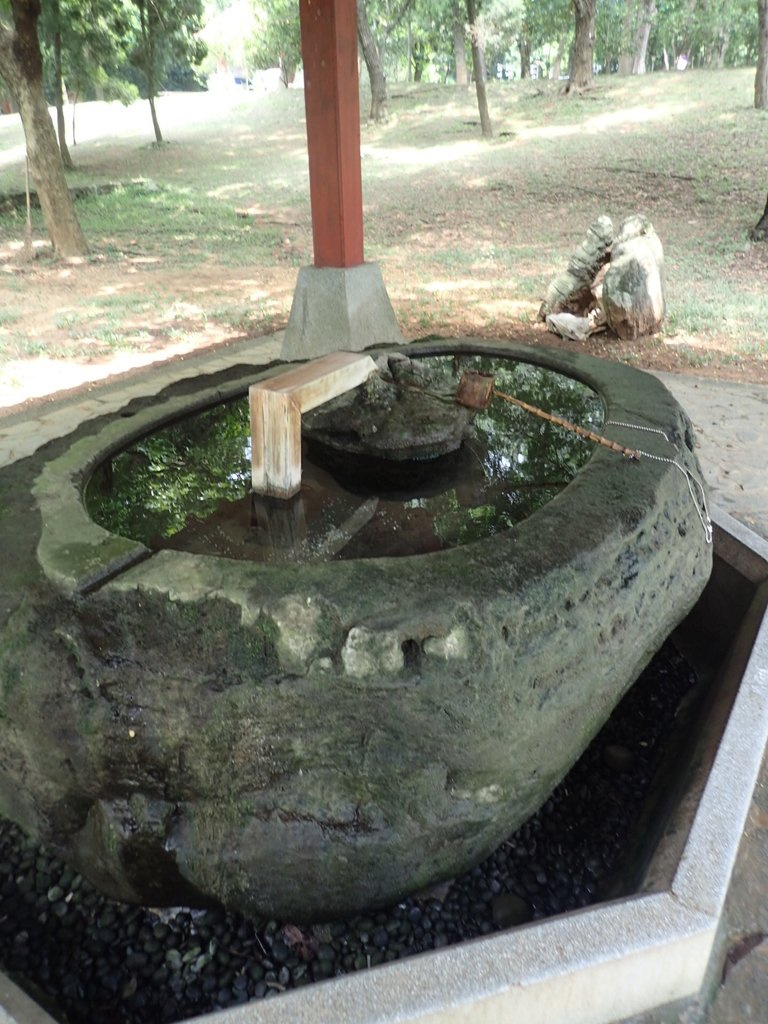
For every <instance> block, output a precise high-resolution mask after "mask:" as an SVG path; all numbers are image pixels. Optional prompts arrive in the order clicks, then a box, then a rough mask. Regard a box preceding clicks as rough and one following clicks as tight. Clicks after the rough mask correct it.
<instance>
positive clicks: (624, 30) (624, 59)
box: [618, 0, 638, 75]
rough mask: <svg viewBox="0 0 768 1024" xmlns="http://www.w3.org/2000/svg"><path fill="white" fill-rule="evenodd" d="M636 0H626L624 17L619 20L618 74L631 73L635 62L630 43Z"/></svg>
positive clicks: (635, 14)
mask: <svg viewBox="0 0 768 1024" xmlns="http://www.w3.org/2000/svg"><path fill="white" fill-rule="evenodd" d="M637 4H638V0H626V6H625V8H624V17H623V18H622V21H621V52H620V53H619V66H618V73H619V74H620V75H631V74H632V69H633V67H634V63H635V54H634V52H630V45H631V40H632V37H633V35H634V34H635V33H634V31H633V29H634V25H635V19H636V17H637Z"/></svg>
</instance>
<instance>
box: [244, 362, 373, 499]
mask: <svg viewBox="0 0 768 1024" xmlns="http://www.w3.org/2000/svg"><path fill="white" fill-rule="evenodd" d="M375 371H376V364H375V363H374V361H373V360H372V359H371V357H370V356H366V355H361V354H360V353H357V352H332V353H331V354H330V355H327V356H322V357H321V358H320V359H313V360H311V361H310V362H308V363H302V364H301V366H297V367H294V368H293V369H290V370H286V372H285V373H281V374H279V375H278V376H277V377H272V378H270V380H265V381H259V383H258V384H253V385H252V386H251V388H250V390H249V399H250V407H251V442H252V447H251V487H252V489H253V491H254V493H256V494H264V495H268V496H269V497H273V498H291V497H293V495H294V494H297V493H298V491H299V490H300V488H301V414H302V413H303V412H308V411H309V410H310V409H314V408H316V407H317V406H318V405H322V404H323V402H328V401H330V399H332V398H337V397H338V396H339V395H343V394H344V392H345V391H349V390H350V389H351V388H356V387H358V385H360V384H362V383H363V382H364V381H366V380H367V379H368V378H369V377H370V375H371V374H372V373H374V372H375Z"/></svg>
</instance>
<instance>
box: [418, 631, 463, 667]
mask: <svg viewBox="0 0 768 1024" xmlns="http://www.w3.org/2000/svg"><path fill="white" fill-rule="evenodd" d="M424 653H425V654H426V655H427V656H428V657H430V658H443V660H445V661H453V660H458V659H462V658H464V659H466V658H468V657H469V639H468V637H467V631H466V629H465V628H464V627H463V626H456V627H455V628H454V629H452V630H451V631H450V633H448V635H447V636H429V637H427V639H426V640H425V641H424Z"/></svg>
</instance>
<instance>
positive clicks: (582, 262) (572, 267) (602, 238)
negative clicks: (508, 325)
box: [539, 214, 613, 320]
mask: <svg viewBox="0 0 768 1024" xmlns="http://www.w3.org/2000/svg"><path fill="white" fill-rule="evenodd" d="M612 245H613V223H612V222H611V218H610V217H606V216H605V214H602V215H601V216H600V217H598V218H597V220H596V221H595V222H594V224H590V226H589V228H588V229H587V234H586V237H585V239H584V241H583V242H582V243H581V245H580V246H579V248H578V249H577V250H576V252H574V254H573V255H572V256H571V258H570V260H569V261H568V267H567V269H566V270H565V271H564V272H563V273H562V274H558V276H557V277H556V278H554V279H553V281H552V282H551V283H550V285H549V288H547V294H546V296H545V297H544V301H543V302H542V304H541V308H540V309H539V319H540V320H546V318H547V316H548V315H549V314H550V313H561V312H567V313H576V314H577V315H583V314H585V313H586V311H587V310H588V309H589V306H590V305H591V303H592V291H591V289H592V282H593V281H594V279H595V276H596V275H597V273H598V271H599V270H600V268H601V267H602V266H603V265H604V264H605V263H606V262H607V260H608V259H609V257H610V254H611V246H612Z"/></svg>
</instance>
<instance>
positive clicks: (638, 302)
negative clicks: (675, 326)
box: [602, 216, 666, 341]
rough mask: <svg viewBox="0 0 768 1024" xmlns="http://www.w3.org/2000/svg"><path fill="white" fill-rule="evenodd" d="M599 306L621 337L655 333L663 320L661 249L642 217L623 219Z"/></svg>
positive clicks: (650, 226)
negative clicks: (600, 305)
mask: <svg viewBox="0 0 768 1024" xmlns="http://www.w3.org/2000/svg"><path fill="white" fill-rule="evenodd" d="M602 305H603V309H604V311H605V316H606V319H607V321H608V326H609V327H610V328H611V330H612V331H614V332H615V333H616V334H617V335H618V336H619V337H620V338H623V339H625V340H628V341H633V340H634V339H635V338H639V337H644V336H647V335H650V334H656V333H657V331H659V330H660V329H661V326H662V323H663V322H664V314H665V311H666V303H665V297H664V252H663V249H662V245H661V242H660V240H659V236H658V235H657V234H656V232H655V231H654V229H653V225H652V224H651V223H650V221H649V220H647V219H646V218H645V217H639V216H637V217H629V218H627V220H625V221H624V222H623V223H622V225H621V228H620V229H619V234H618V236H617V238H616V242H615V243H614V246H613V252H612V253H611V262H610V265H609V267H608V270H607V271H606V274H605V278H604V279H603V292H602Z"/></svg>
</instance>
